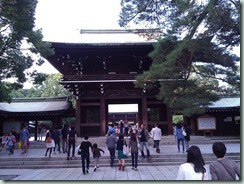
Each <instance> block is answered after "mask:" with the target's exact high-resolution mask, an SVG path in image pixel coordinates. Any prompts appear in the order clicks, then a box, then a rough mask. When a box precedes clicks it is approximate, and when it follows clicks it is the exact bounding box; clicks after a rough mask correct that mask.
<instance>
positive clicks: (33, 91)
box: [11, 73, 72, 98]
mask: <svg viewBox="0 0 244 184" xmlns="http://www.w3.org/2000/svg"><path fill="white" fill-rule="evenodd" d="M61 77H62V76H61V74H59V73H57V74H49V75H48V76H47V77H46V79H45V80H44V81H43V82H42V83H41V84H36V85H34V86H33V87H32V88H30V89H18V90H13V91H12V92H11V96H12V97H13V98H26V97H28V98H31V97H62V96H72V94H71V93H70V92H69V91H68V90H66V89H65V88H64V87H63V86H62V85H61V84H60V80H61Z"/></svg>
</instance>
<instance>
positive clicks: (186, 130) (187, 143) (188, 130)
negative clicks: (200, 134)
mask: <svg viewBox="0 0 244 184" xmlns="http://www.w3.org/2000/svg"><path fill="white" fill-rule="evenodd" d="M184 130H185V132H186V136H185V147H186V150H188V149H189V142H190V136H191V128H190V127H189V125H188V124H186V123H185V124H184Z"/></svg>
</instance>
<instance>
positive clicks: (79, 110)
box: [75, 98, 81, 136]
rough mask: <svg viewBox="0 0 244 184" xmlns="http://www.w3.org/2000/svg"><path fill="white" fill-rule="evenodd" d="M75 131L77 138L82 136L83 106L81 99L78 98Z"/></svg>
mask: <svg viewBox="0 0 244 184" xmlns="http://www.w3.org/2000/svg"><path fill="white" fill-rule="evenodd" d="M75 118H76V122H75V130H76V132H77V136H80V123H81V104H80V98H76V112H75Z"/></svg>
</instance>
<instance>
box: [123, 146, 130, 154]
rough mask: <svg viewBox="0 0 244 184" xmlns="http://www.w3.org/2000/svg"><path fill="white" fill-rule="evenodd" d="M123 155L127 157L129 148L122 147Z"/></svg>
mask: <svg viewBox="0 0 244 184" xmlns="http://www.w3.org/2000/svg"><path fill="white" fill-rule="evenodd" d="M123 154H124V155H126V156H128V155H129V148H128V147H127V146H126V144H124V145H123Z"/></svg>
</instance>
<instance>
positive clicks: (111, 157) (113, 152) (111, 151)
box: [108, 148, 115, 167]
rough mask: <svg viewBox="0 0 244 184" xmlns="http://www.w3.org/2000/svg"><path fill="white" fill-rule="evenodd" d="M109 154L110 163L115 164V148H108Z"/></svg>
mask: <svg viewBox="0 0 244 184" xmlns="http://www.w3.org/2000/svg"><path fill="white" fill-rule="evenodd" d="M108 151H109V154H110V165H111V167H112V166H113V164H114V159H115V148H108Z"/></svg>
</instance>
